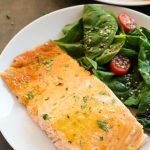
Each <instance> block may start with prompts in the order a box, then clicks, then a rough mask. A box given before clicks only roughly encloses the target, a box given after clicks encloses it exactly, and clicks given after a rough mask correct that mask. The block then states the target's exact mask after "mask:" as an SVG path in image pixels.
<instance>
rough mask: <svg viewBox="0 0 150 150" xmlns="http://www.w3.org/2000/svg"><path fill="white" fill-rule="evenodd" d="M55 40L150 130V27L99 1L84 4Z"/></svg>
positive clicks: (146, 129) (145, 128)
mask: <svg viewBox="0 0 150 150" xmlns="http://www.w3.org/2000/svg"><path fill="white" fill-rule="evenodd" d="M63 33H64V37H62V38H60V39H58V40H55V42H56V43H57V44H58V45H59V46H60V47H62V48H63V49H64V50H65V51H66V52H67V53H68V54H69V55H71V56H72V57H74V58H75V59H77V60H78V62H79V63H80V65H81V66H83V67H84V68H85V69H87V70H89V71H90V72H91V73H93V74H94V75H96V76H97V77H98V78H99V79H100V80H102V81H103V82H104V83H105V84H107V86H108V87H109V88H110V89H111V90H112V91H113V92H114V93H115V94H116V96H117V97H118V98H119V99H120V100H121V101H122V102H123V103H124V104H125V105H126V106H128V107H131V108H135V110H136V118H137V120H138V121H139V122H140V123H141V124H142V125H143V127H144V130H145V131H147V132H150V30H149V29H146V28H144V27H140V26H138V25H136V22H135V20H134V19H133V18H132V17H130V16H129V15H128V14H126V13H124V12H121V13H120V14H119V16H116V15H115V14H113V12H110V11H107V10H105V9H103V8H102V7H100V6H98V5H93V4H89V5H85V6H84V10H83V15H82V17H81V18H80V19H79V20H77V21H75V22H73V23H71V24H68V25H66V26H65V27H64V28H63Z"/></svg>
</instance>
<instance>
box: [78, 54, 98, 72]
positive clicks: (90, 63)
mask: <svg viewBox="0 0 150 150" xmlns="http://www.w3.org/2000/svg"><path fill="white" fill-rule="evenodd" d="M78 61H79V63H80V65H81V66H83V67H84V68H85V69H87V70H89V69H90V68H91V67H93V68H95V69H97V62H95V61H94V60H92V59H90V58H88V57H81V58H79V59H78Z"/></svg>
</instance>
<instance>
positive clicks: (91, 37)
mask: <svg viewBox="0 0 150 150" xmlns="http://www.w3.org/2000/svg"><path fill="white" fill-rule="evenodd" d="M83 28H84V38H83V40H84V46H85V54H86V56H88V57H89V58H92V59H93V58H95V57H96V56H98V55H100V54H101V53H102V52H103V51H104V50H105V49H107V48H108V47H109V46H110V45H111V43H112V41H113V39H114V36H115V34H116V32H117V29H118V26H117V22H116V19H115V18H114V17H113V16H112V15H111V14H110V13H108V12H107V11H105V10H104V9H103V8H102V7H100V6H97V5H85V6H84V11H83Z"/></svg>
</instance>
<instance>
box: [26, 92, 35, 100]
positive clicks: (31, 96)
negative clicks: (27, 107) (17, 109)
mask: <svg viewBox="0 0 150 150" xmlns="http://www.w3.org/2000/svg"><path fill="white" fill-rule="evenodd" d="M27 98H28V99H33V98H34V96H33V93H32V91H29V92H28V93H27Z"/></svg>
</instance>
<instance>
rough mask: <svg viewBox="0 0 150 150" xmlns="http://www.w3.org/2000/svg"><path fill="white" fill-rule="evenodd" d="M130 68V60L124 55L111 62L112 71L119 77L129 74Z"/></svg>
mask: <svg viewBox="0 0 150 150" xmlns="http://www.w3.org/2000/svg"><path fill="white" fill-rule="evenodd" d="M130 66H131V63H130V60H129V58H128V57H125V56H122V55H117V56H115V57H114V58H113V59H112V60H111V61H110V69H111V71H112V72H114V73H115V74H117V75H125V74H127V72H128V70H129V68H130Z"/></svg>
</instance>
